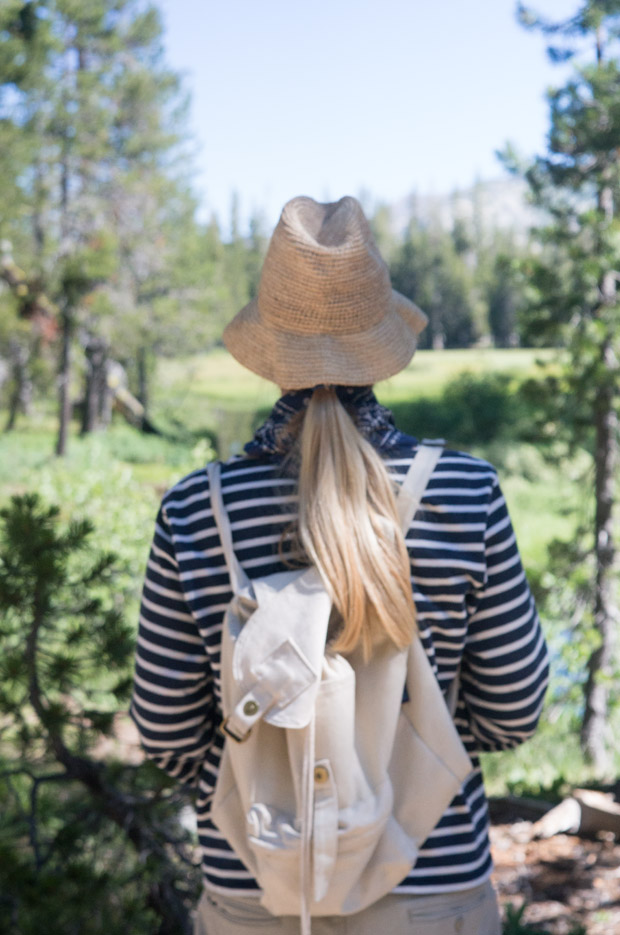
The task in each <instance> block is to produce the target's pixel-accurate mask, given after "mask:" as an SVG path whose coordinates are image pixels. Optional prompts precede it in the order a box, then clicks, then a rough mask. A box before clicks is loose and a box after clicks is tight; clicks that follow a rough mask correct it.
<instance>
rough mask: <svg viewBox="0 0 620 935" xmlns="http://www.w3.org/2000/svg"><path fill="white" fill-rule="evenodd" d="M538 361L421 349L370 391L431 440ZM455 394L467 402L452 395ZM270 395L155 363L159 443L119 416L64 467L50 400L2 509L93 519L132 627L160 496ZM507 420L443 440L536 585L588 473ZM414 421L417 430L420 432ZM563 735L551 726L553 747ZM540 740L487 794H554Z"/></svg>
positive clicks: (3, 491)
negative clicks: (468, 454)
mask: <svg viewBox="0 0 620 935" xmlns="http://www.w3.org/2000/svg"><path fill="white" fill-rule="evenodd" d="M541 357H542V358H543V360H542V363H543V364H544V365H545V366H547V367H548V366H550V363H549V361H550V357H549V355H548V354H545V355H542V354H541V352H539V351H533V350H495V349H479V350H476V349H474V350H466V351H426V352H419V353H418V354H416V355H415V357H414V359H413V361H412V363H411V364H410V366H409V367H407V369H406V370H404V371H403V372H402V373H400V374H398V375H397V376H395V377H392V378H391V379H390V380H386V381H385V382H383V383H380V384H378V385H377V387H376V393H377V396H378V398H379V400H380V401H381V402H382V403H384V404H385V405H387V406H390V407H392V408H393V409H394V411H395V413H396V414H397V424H400V422H401V420H402V421H404V423H405V424H403V425H402V426H401V427H403V428H404V429H405V430H406V431H408V432H410V434H419V435H420V436H421V437H423V436H428V437H433V436H434V437H436V436H437V435H441V434H443V432H442V431H441V430H440V431H433V429H434V413H438V414H439V413H441V415H442V418H443V419H444V423H445V424H450V423H449V417H450V415H451V411H450V410H451V407H455V409H456V410H458V412H461V411H462V412H465V413H466V412H467V410H468V406H469V403H470V400H469V399H468V393H470V392H471V393H474V392H476V393H478V397H477V403H476V405H477V406H478V407H481V411H482V412H483V413H484V407H485V396H484V388H485V386H486V385H487V383H488V385H489V386H491V387H492V386H493V385H494V382H493V381H496V382H497V381H498V380H499V381H500V385H501V387H503V389H502V394H503V395H501V396H499V397H498V399H499V400H500V402H502V401H503V402H502V405H504V404H505V402H506V400H508V401H510V398H511V394H515V393H516V392H517V390H518V387H519V385H520V384H521V383H522V381H524V380H526V379H528V378H529V377H533V376H536V375H539V374H540V370H541V363H539V361H540V360H541ZM459 379H461V380H464V382H462V383H459V382H458V380H459ZM455 380H457V383H456V384H455V383H454V381H455ZM480 381H482V382H480ZM485 381H487V383H485ZM489 381H490V382H489ZM502 381H503V382H502ZM455 385H456V386H457V392H456V395H455V391H454V386H455ZM461 386H462V387H463V394H462V397H463V398H461V396H459V393H458V388H459V387H461ZM450 387H452V390H451V391H450V389H449V388H450ZM480 387H482V390H480ZM76 390H77V388H76ZM450 392H452V396H450V395H449V393H450ZM480 393H482V396H481V395H480ZM277 397H278V390H277V389H276V388H275V387H274V386H273V385H271V384H270V383H268V382H267V381H265V380H263V379H261V378H260V377H258V376H255V375H254V374H252V373H250V372H249V371H247V370H245V369H244V368H242V367H241V366H240V365H239V364H237V363H236V361H234V360H233V359H232V358H231V357H230V356H229V355H228V353H227V352H225V351H224V350H222V349H217V350H215V351H213V352H211V353H209V354H202V355H196V356H193V357H190V358H186V359H183V360H162V361H160V362H159V364H158V368H157V371H156V373H155V376H154V380H153V386H152V407H151V418H152V421H153V422H154V424H155V425H156V426H158V427H159V428H160V429H161V431H162V432H163V433H164V435H162V436H156V435H144V434H142V433H140V432H138V431H137V430H136V429H133V428H131V427H130V426H128V425H127V424H125V423H124V422H123V421H122V420H121V418H120V416H118V415H115V417H114V421H113V424H112V425H111V426H110V428H109V429H108V430H107V431H106V432H104V433H96V434H93V435H90V436H87V437H79V435H78V429H77V426H72V434H71V438H70V441H69V451H68V455H67V456H66V457H65V458H64V459H58V458H55V457H54V455H53V448H54V431H55V417H54V411H53V409H54V400H53V399H50V400H47V401H43V402H40V403H39V404H38V406H37V407H35V412H34V413H33V415H32V416H31V417H29V418H28V419H26V418H21V419H20V420H19V421H18V425H17V428H16V429H15V430H14V431H13V432H10V433H4V434H2V435H0V504H1V503H2V502H6V500H7V499H8V497H9V496H10V495H11V494H14V493H22V492H25V491H29V490H36V491H39V492H40V493H41V495H42V496H43V497H44V498H45V499H46V500H47V501H50V502H55V503H58V504H59V505H60V507H61V509H62V512H63V515H64V516H65V517H66V518H68V517H69V516H87V517H89V518H90V519H91V520H92V522H93V523H94V524H95V527H96V538H97V544H100V545H101V547H102V548H105V549H106V550H107V549H111V550H113V551H115V552H116V553H117V554H118V556H119V560H120V566H121V568H122V572H121V580H120V583H119V587H121V588H122V590H123V592H124V593H125V594H126V599H125V611H126V614H127V617H128V619H134V620H136V621H137V607H138V600H139V591H140V585H141V578H142V574H143V570H144V566H145V563H146V558H147V552H148V547H149V543H150V539H151V535H152V530H153V522H154V518H155V515H156V512H157V508H158V504H159V501H160V499H161V496H162V494H163V493H164V491H165V490H166V489H167V488H168V487H169V486H171V485H172V484H173V483H174V482H175V481H176V480H178V479H179V478H180V477H182V476H183V475H184V474H186V473H188V472H189V471H191V470H194V469H196V468H198V467H200V466H201V465H203V464H204V463H206V462H207V461H208V460H210V459H211V458H212V457H214V455H215V454H217V455H219V456H220V457H228V456H229V454H230V453H231V452H232V453H236V452H239V451H240V450H241V449H242V446H243V444H244V443H245V442H246V441H248V440H249V438H250V437H251V434H252V432H253V430H254V429H255V428H256V426H257V425H258V424H259V423H260V421H261V420H262V419H263V418H264V416H265V414H266V413H267V412H268V411H269V408H270V407H271V405H272V404H273V403H274V402H275V400H276V399H277ZM472 398H473V397H472ZM472 404H473V403H472ZM459 407H461V408H459ZM510 411H511V410H507V412H508V415H507V416H506V414H505V413H504V411H503V410H502V411H501V412H500V416H501V418H502V419H503V420H504V421H503V422H502V424H501V432H499V434H495V435H493V433H492V432H491V434H490V437H489V438H487V439H486V440H483V441H480V440H476V439H475V438H474V437H473V435H472V442H471V444H469V445H462V444H454V443H453V440H452V439H451V438H450V437H449V436H447V437H446V441H447V444H448V445H449V446H451V447H466V448H468V449H469V450H471V451H472V452H473V453H474V454H476V455H478V456H480V457H483V458H486V459H488V460H490V461H491V462H492V463H494V464H495V465H496V466H497V468H498V471H499V474H500V480H501V483H502V487H503V489H504V493H505V495H506V499H507V501H508V505H509V509H510V512H511V515H512V518H513V524H514V527H515V530H516V533H517V538H518V541H519V544H520V548H521V553H522V557H523V560H524V564H525V567H526V570H527V572H528V575H529V576H530V577H531V579H532V581H533V582H541V581H544V577H545V574H546V563H547V547H548V545H549V543H550V542H551V541H552V540H553V539H555V538H563V539H568V538H570V537H571V535H573V534H574V529H575V523H576V515H578V510H579V509H589V503H588V502H585V503H583V502H582V503H581V505H580V501H579V491H580V487H579V484H578V482H577V478H578V474H579V471H580V470H582V468H583V464H582V463H581V462H580V460H579V459H576V460H575V461H573V462H570V463H567V464H564V465H563V468H562V470H561V471H560V470H559V469H558V468H557V467H554V466H552V465H551V464H550V463H549V462H548V461H547V460H546V459H545V458H544V457H543V454H542V453H541V451H540V450H539V449H538V448H537V447H536V446H534V445H532V444H525V443H523V442H519V441H516V440H514V439H513V438H512V437H511V425H510V421H509V418H510ZM419 414H421V416H420V418H421V417H422V416H423V419H422V421H423V422H424V426H423V431H420V432H419V433H418V432H416V431H415V429H416V424H415V423H416V418H417V417H418V415H419ZM457 414H458V413H457ZM446 419H448V422H446ZM506 419H508V422H506ZM470 434H471V430H470ZM473 434H474V435H475V426H474V429H473ZM515 434H516V428H515ZM584 457H585V456H584ZM582 500H583V498H582ZM576 511H577V513H576ZM558 729H559V727H558V724H557V723H556V724H555V727H554V730H555V732H556V733H555V736H556V738H557V735H558V734H557V732H558ZM546 737H547V734H546V732H545V731H543V732H541V735H540V740H539V741H538V740H535V741H534V742H533V745H531V744H528V745H526V748H524V750H523V751H515V752H514V753H507V754H502V755H500V756H499V757H495V756H494V757H492V758H489V762H488V765H485V769H486V771H487V776H488V780H489V783H490V787H491V791H494V792H499V791H503V790H505V789H506V788H507V787H518V786H519V783H527V784H529V786H530V787H531V786H532V784H534V785H536V784H539V785H541V786H544V785H549V784H550V783H552V782H553V781H554V780H555V778H557V776H558V775H563V776H567V775H569V774H570V771H571V767H570V763H571V757H572V756H573V752H572V748H571V741H570V739H569V738H568V739H566V743H564V742H562V743H560V744H559V745H557V744H556V747H555V748H554V749H553V750H550V748H549V747H548V746H545V745H546V744H548V742H549V741H548V740H547V739H546ZM560 747H561V748H562V749H561V750H560V749H559V748H560ZM554 751H555V752H554ZM556 754H557V755H556ZM578 760H579V757H578V755H577V761H578ZM577 761H574V762H575V763H576V762H577Z"/></svg>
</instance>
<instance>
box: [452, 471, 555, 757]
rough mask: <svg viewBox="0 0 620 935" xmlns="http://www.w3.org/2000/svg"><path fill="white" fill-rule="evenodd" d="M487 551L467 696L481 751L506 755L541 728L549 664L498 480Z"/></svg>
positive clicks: (465, 672)
mask: <svg viewBox="0 0 620 935" xmlns="http://www.w3.org/2000/svg"><path fill="white" fill-rule="evenodd" d="M484 548H485V558H486V579H485V582H484V585H483V586H482V587H481V588H480V589H478V590H476V591H474V592H473V593H472V594H471V595H470V599H469V602H468V605H469V620H468V629H467V639H466V643H465V652H464V655H463V662H462V667H461V698H462V699H463V701H464V703H465V706H466V708H467V713H468V721H469V727H470V730H471V732H472V734H473V736H474V738H475V741H476V745H477V748H478V750H479V751H492V750H506V749H509V748H511V747H515V746H517V745H518V744H520V743H522V742H523V741H524V740H527V739H528V738H529V737H530V736H531V735H532V734H533V733H534V730H535V729H536V725H537V723H538V719H539V717H540V713H541V710H542V705H543V700H544V695H545V691H546V688H547V683H548V679H549V659H548V653H547V647H546V644H545V640H544V637H543V633H542V629H541V626H540V621H539V619H538V614H537V613H536V608H535V606H534V600H533V598H532V595H531V592H530V589H529V586H528V583H527V581H526V578H525V573H524V571H523V567H522V565H521V559H520V557H519V552H518V549H517V543H516V539H515V534H514V531H513V528H512V524H511V521H510V517H509V515H508V510H507V508H506V502H505V500H504V497H503V494H502V492H501V489H500V487H499V484H498V483H497V482H495V484H494V486H493V490H492V493H491V497H490V500H489V507H488V516H487V524H486V529H485V534H484Z"/></svg>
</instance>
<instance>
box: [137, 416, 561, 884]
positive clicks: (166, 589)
mask: <svg viewBox="0 0 620 935" xmlns="http://www.w3.org/2000/svg"><path fill="white" fill-rule="evenodd" d="M416 449H417V443H416V442H415V440H414V439H412V438H409V437H408V436H406V435H402V434H399V435H398V437H397V443H396V444H395V445H393V446H391V447H390V450H389V453H388V454H387V457H386V458H385V463H386V466H387V468H388V471H389V473H390V475H391V476H392V477H393V478H394V480H395V481H398V478H399V477H400V478H402V477H403V476H404V474H405V473H406V471H407V469H408V467H409V465H410V463H411V460H412V458H413V456H414V454H415V452H416ZM279 467H280V459H279V458H278V457H276V456H262V457H260V458H252V459H250V458H244V457H238V458H234V459H232V460H231V461H229V462H228V463H226V464H224V465H223V466H222V492H223V497H224V503H225V506H226V509H227V512H228V514H229V516H230V520H231V524H232V533H233V545H234V548H235V553H236V555H237V557H238V559H239V561H240V563H241V565H242V566H243V568H244V569H245V571H246V572H247V574H248V576H249V577H250V578H255V577H260V576H264V575H269V574H272V573H274V572H277V571H282V570H284V566H283V564H282V563H281V561H280V560H279V558H278V543H279V541H280V537H281V534H282V532H283V531H284V529H285V528H286V526H287V525H288V524H289V523H290V522H291V520H292V519H294V518H295V513H296V496H295V482H294V480H292V479H290V478H287V477H283V476H282V473H281V471H280V470H279ZM406 542H407V547H408V549H409V554H410V556H411V576H412V577H411V580H412V585H413V590H414V598H415V604H416V608H417V615H418V617H417V619H418V628H419V631H420V635H421V638H422V641H423V644H424V647H425V649H426V651H427V653H428V655H429V657H430V660H431V662H432V663H433V665H434V667H435V670H436V674H437V677H438V680H439V683H440V685H441V686H442V688H443V689H444V690H446V689H447V687H448V686H449V685H450V684H451V682H452V680H453V679H454V677H455V675H456V673H457V670H458V669H459V666H460V694H459V702H458V706H457V710H456V715H455V722H456V725H457V728H458V730H459V733H460V735H461V738H462V739H463V742H464V744H465V746H466V748H467V750H468V752H469V754H470V756H471V757H472V761H473V763H474V767H475V769H474V772H473V774H472V775H471V776H470V777H469V779H468V780H467V781H466V782H465V784H464V786H463V788H462V790H461V792H460V794H459V795H457V796H456V798H455V799H454V800H453V802H452V803H451V805H450V807H449V808H448V809H447V811H446V812H445V814H444V816H443V817H442V819H441V821H440V822H439V824H438V825H437V827H436V829H435V830H434V831H433V833H432V834H431V835H430V837H429V838H428V840H427V841H426V843H425V845H424V847H423V848H422V851H421V853H420V856H419V858H418V860H417V862H416V864H415V866H414V867H413V868H412V870H411V872H410V873H409V875H408V876H407V878H406V879H405V880H404V881H403V883H402V884H401V885H400V886H399V887H398V888H397V890H396V891H397V892H401V893H437V892H445V891H449V890H459V889H467V888H469V887H472V886H476V885H478V884H479V883H481V882H483V881H484V880H485V879H486V878H487V877H488V876H489V874H490V872H491V856H490V850H489V839H488V824H489V821H488V813H487V805H486V799H485V795H484V790H483V786H482V777H481V773H480V768H479V765H478V759H477V757H476V754H477V753H478V752H480V751H488V750H504V749H507V748H509V747H513V746H516V745H517V744H519V743H521V742H522V741H524V740H526V739H527V738H528V737H529V736H530V735H531V734H532V733H533V731H534V729H535V727H536V724H537V721H538V717H539V715H540V710H541V706H542V702H543V696H544V692H545V688H546V684H547V678H548V659H547V650H546V646H545V642H544V639H543V635H542V632H541V629H540V625H539V622H538V617H537V615H536V610H535V607H534V603H533V601H532V597H531V594H530V591H529V588H528V585H527V582H526V580H525V575H524V573H523V569H522V567H521V561H520V558H519V553H518V551H517V545H516V542H515V537H514V533H513V530H512V526H511V523H510V518H509V516H508V513H507V510H506V504H505V501H504V498H503V496H502V493H501V490H500V488H499V485H498V481H497V476H496V473H495V470H494V468H492V467H491V465H489V464H487V463H486V462H485V461H481V460H479V459H477V458H474V457H472V456H471V455H468V454H463V453H460V452H456V451H448V450H446V451H444V452H443V453H442V455H441V458H440V460H439V462H438V464H437V467H436V468H435V471H434V473H433V475H432V477H431V480H430V482H429V484H428V487H427V489H426V493H425V495H424V497H423V500H422V504H421V507H420V509H419V510H418V513H417V515H416V517H415V519H414V521H413V523H412V525H411V528H410V529H409V532H408V534H407V536H406ZM231 597H232V593H231V590H230V583H229V578H228V574H227V571H226V566H225V560H224V555H223V552H222V548H221V545H220V542H219V539H218V535H217V531H216V528H215V522H214V519H213V514H212V511H211V505H210V500H209V482H208V478H207V473H206V471H205V470H204V469H201V470H198V471H195V472H194V473H192V474H190V475H189V476H187V477H186V478H184V479H183V480H181V481H179V483H177V484H176V485H175V486H174V487H173V488H172V489H171V490H170V491H169V492H168V493H167V494H166V495H165V496H164V498H163V501H162V505H161V508H160V511H159V514H158V517H157V522H156V528H155V536H154V539H153V544H152V548H151V553H150V556H149V560H148V568H147V573H146V580H145V583H144V591H143V597H142V606H141V614H140V628H139V635H138V646H137V654H136V671H135V683H134V695H133V700H132V706H131V713H132V717H133V719H134V721H135V723H136V725H137V727H138V730H139V732H140V735H141V739H142V743H143V746H144V748H145V751H146V753H147V755H148V756H149V757H150V758H151V759H152V760H153V761H154V762H155V763H156V764H157V765H158V766H160V767H161V768H162V769H164V770H166V772H167V773H169V774H170V775H171V776H174V777H176V778H177V779H178V780H179V781H180V782H183V783H185V784H188V785H190V786H192V787H193V788H194V789H195V790H196V793H197V799H196V810H197V816H198V831H199V838H200V843H201V846H202V851H203V870H204V876H205V882H206V884H207V885H208V886H209V887H211V888H214V889H219V890H223V891H225V892H226V893H229V894H230V895H257V893H258V888H257V884H256V882H255V881H254V880H253V879H252V877H251V876H250V874H249V872H248V871H247V870H246V869H245V867H244V866H243V864H242V863H241V862H240V861H239V860H238V859H237V858H236V856H235V854H234V853H233V851H232V850H231V849H230V847H229V846H228V844H227V842H226V841H225V840H224V839H223V837H222V835H221V834H220V833H219V832H218V830H217V829H216V828H215V827H214V825H213V824H212V823H211V822H210V819H209V809H210V802H211V797H212V793H213V789H214V785H215V782H216V779H217V773H218V764H219V761H220V756H221V751H222V744H223V735H222V734H221V732H220V731H219V730H218V729H217V727H218V725H219V723H220V721H221V712H220V706H219V698H220V634H221V627H222V619H223V616H224V612H225V610H226V606H227V604H228V603H229V601H230V600H231Z"/></svg>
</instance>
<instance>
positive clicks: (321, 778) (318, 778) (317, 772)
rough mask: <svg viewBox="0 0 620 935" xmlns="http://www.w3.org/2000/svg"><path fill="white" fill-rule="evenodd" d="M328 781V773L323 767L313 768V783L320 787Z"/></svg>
mask: <svg viewBox="0 0 620 935" xmlns="http://www.w3.org/2000/svg"><path fill="white" fill-rule="evenodd" d="M328 779H329V772H328V771H327V769H326V768H325V767H324V766H315V767H314V781H315V782H316V783H318V784H319V785H321V784H322V783H324V782H327V780H328Z"/></svg>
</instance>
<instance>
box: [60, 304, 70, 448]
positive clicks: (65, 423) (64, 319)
mask: <svg viewBox="0 0 620 935" xmlns="http://www.w3.org/2000/svg"><path fill="white" fill-rule="evenodd" d="M73 327H74V321H73V310H72V309H70V308H65V309H64V311H63V312H62V315H61V324H60V335H61V346H60V367H59V371H58V439H57V441H56V454H57V455H58V456H60V457H62V456H63V455H65V454H66V453H67V437H68V434H69V422H70V421H71V395H70V392H71V388H70V382H71V340H72V338H73Z"/></svg>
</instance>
